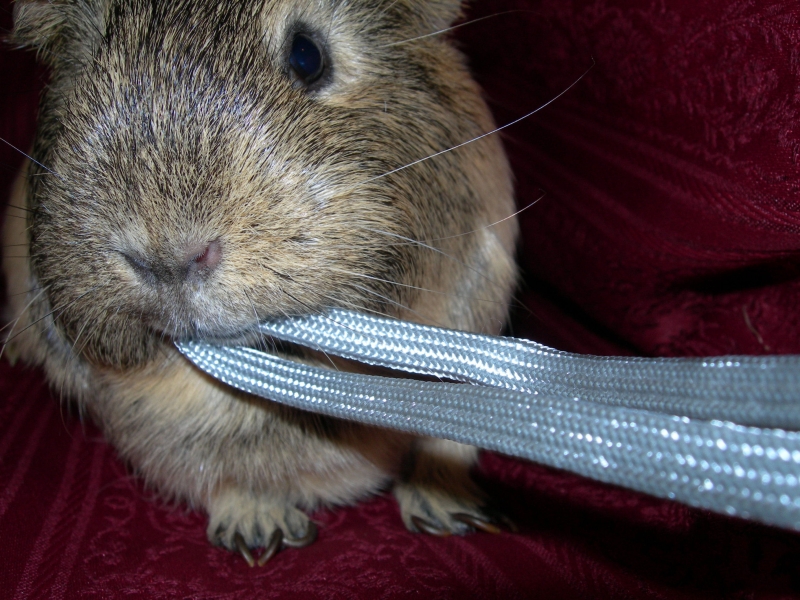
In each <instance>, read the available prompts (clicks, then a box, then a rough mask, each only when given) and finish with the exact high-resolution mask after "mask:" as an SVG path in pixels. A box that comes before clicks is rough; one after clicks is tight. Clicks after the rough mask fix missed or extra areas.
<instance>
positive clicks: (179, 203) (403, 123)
mask: <svg viewBox="0 0 800 600" xmlns="http://www.w3.org/2000/svg"><path fill="white" fill-rule="evenodd" d="M460 11H461V6H460V2H459V0H354V1H347V2H346V1H343V0H291V1H290V0H241V1H238V2H229V1H227V0H179V1H175V2H156V1H152V0H17V2H16V5H15V8H14V18H15V22H14V30H13V34H12V39H13V41H14V42H15V43H17V44H20V45H25V46H30V47H33V48H35V49H36V50H37V51H38V53H39V56H40V57H41V59H42V60H43V61H45V62H46V63H47V64H48V65H49V67H50V72H51V79H50V85H49V86H48V88H47V90H46V91H45V93H44V94H43V97H42V100H41V105H40V111H39V123H38V130H37V136H36V139H35V142H34V146H33V150H32V154H31V158H32V160H31V161H29V163H28V164H27V166H26V169H25V171H24V172H23V173H22V174H21V175H20V177H19V178H18V180H17V183H16V186H15V189H14V191H13V197H12V201H11V205H12V206H14V207H22V208H24V210H25V211H26V215H27V217H26V218H25V219H19V218H7V219H6V221H5V227H4V237H5V242H4V243H5V244H6V245H7V246H8V245H11V244H16V245H20V247H24V248H25V252H24V256H23V257H22V258H19V257H18V256H16V254H17V253H15V256H14V257H8V258H5V259H4V262H3V268H4V272H5V276H6V278H7V287H8V294H9V302H8V314H7V318H8V322H9V327H8V329H7V332H8V333H7V336H6V338H7V344H8V345H9V346H10V349H12V350H13V351H14V353H15V354H16V355H18V356H21V357H22V358H23V359H24V360H26V361H27V362H29V363H33V364H37V365H41V366H42V367H43V369H44V371H45V373H46V375H47V378H48V380H49V382H50V384H51V385H52V386H53V387H54V389H55V390H56V391H58V392H61V393H62V394H63V395H64V396H65V397H69V398H72V399H74V401H75V402H76V403H77V405H78V406H79V407H80V408H81V410H82V411H85V412H86V413H88V414H89V415H90V416H91V417H92V418H93V419H94V420H95V421H96V422H97V423H98V424H99V426H100V427H101V428H102V430H103V432H104V435H105V436H106V438H107V439H108V440H109V441H110V442H111V443H112V444H113V445H114V446H115V447H116V449H117V451H118V453H119V455H120V456H121V457H122V458H123V459H124V460H125V461H126V462H127V463H128V464H129V465H130V467H131V469H132V470H133V471H134V472H135V473H136V474H137V475H139V476H141V477H142V478H144V480H145V481H146V482H147V484H148V485H150V486H152V487H153V488H154V489H155V490H157V491H158V493H159V494H160V495H162V496H163V497H165V498H168V499H173V500H175V501H182V502H187V503H188V504H189V505H190V506H192V507H195V508H197V509H199V510H204V511H206V512H207V513H208V517H209V524H208V530H207V532H208V538H209V540H210V541H211V542H212V543H214V544H218V545H222V546H224V547H226V548H228V549H231V550H238V551H240V552H242V553H243V555H244V556H245V558H247V559H248V561H250V562H251V563H252V561H253V558H252V554H251V552H250V550H251V549H256V548H263V547H266V548H267V550H266V551H265V553H264V554H263V555H262V561H261V562H263V560H265V559H266V558H268V557H269V556H271V555H272V554H273V553H274V552H275V551H276V550H277V549H278V548H279V547H281V546H282V545H285V546H302V545H304V544H306V543H308V542H310V541H311V540H313V537H314V535H315V532H316V529H315V526H314V525H313V523H312V522H311V521H310V520H309V518H308V516H307V511H312V510H314V509H315V508H316V507H319V506H323V505H326V506H330V505H342V504H348V503H353V502H355V501H357V500H359V499H361V498H364V497H367V496H369V495H370V494H373V493H376V492H377V491H380V490H382V489H385V488H387V487H389V486H391V487H392V490H393V493H394V495H395V497H396V498H397V501H398V502H399V506H400V512H401V515H402V519H403V522H404V524H405V526H406V527H408V528H409V529H410V530H412V531H422V532H427V533H435V534H448V533H456V534H463V533H467V532H469V531H473V530H474V529H475V528H478V529H485V530H494V525H493V524H492V523H491V520H490V519H489V518H488V517H487V515H486V511H485V509H484V508H483V498H482V495H481V493H480V492H479V490H478V489H477V488H476V486H475V485H474V484H473V482H472V481H471V479H470V476H469V470H470V468H471V466H472V465H473V464H474V463H475V461H476V457H477V451H476V449H474V448H471V447H467V446H463V445H460V444H457V443H454V442H448V441H442V440H434V439H428V438H421V437H415V436H411V435H407V434H402V433H398V432H393V431H387V430H381V429H379V428H373V427H366V426H362V425H356V424H353V423H349V422H342V421H337V420H334V419H329V418H323V417H319V416H315V415H310V414H306V413H303V412H300V411H296V410H291V409H288V408H285V407H282V406H279V405H276V404H273V403H271V402H268V401H263V400H261V399H257V398H255V397H251V396H248V395H246V394H244V393H240V392H237V391H236V390H234V389H231V388H229V387H227V386H225V385H223V384H221V383H219V382H217V381H214V380H212V379H211V378H209V377H207V376H206V375H204V374H203V373H201V372H200V371H199V370H197V369H195V368H194V367H193V366H192V365H190V364H189V363H188V362H187V361H186V360H185V359H184V358H183V357H182V356H181V355H180V354H179V353H178V352H177V351H176V349H175V347H174V341H176V340H187V339H214V340H226V343H231V344H233V343H237V344H239V343H241V344H258V343H260V340H259V337H258V335H257V334H256V333H255V330H254V325H255V324H256V323H257V322H259V321H261V320H264V319H268V318H273V317H280V316H292V315H302V314H309V313H318V312H322V311H325V310H327V309H329V308H331V307H339V308H347V309H354V310H359V311H366V312H371V313H376V314H383V315H389V316H392V317H397V318H401V319H408V320H412V321H416V322H420V323H426V324H433V325H438V326H444V327H451V328H456V329H463V330H469V331H477V332H483V333H493V334H496V333H499V332H500V329H501V328H502V326H503V324H504V322H505V320H506V318H507V311H508V305H509V301H510V297H511V294H512V291H513V287H514V283H515V279H516V269H515V266H514V260H513V254H514V246H515V239H516V235H517V225H516V222H515V220H514V218H513V217H511V218H509V215H513V213H514V201H513V189H512V181H511V175H510V170H509V167H508V163H507V160H506V158H505V155H504V153H503V149H502V145H501V142H500V140H499V139H497V136H488V137H484V138H482V139H480V140H478V141H475V142H474V143H470V144H466V145H463V146H459V145H460V144H462V143H463V142H465V141H468V140H472V139H473V138H476V137H478V136H480V135H481V134H484V133H486V132H489V131H491V130H492V129H493V127H494V124H493V120H492V117H491V115H490V113H489V110H488V108H487V106H486V104H485V102H484V100H483V98H482V96H481V91H480V89H479V88H478V86H477V84H476V83H475V82H474V81H473V80H472V78H471V77H470V75H469V72H468V69H467V66H466V61H465V58H464V57H463V56H462V54H460V53H459V51H458V50H457V49H456V48H455V47H454V46H453V44H452V41H451V40H449V39H448V37H447V35H446V34H443V32H442V30H445V29H447V28H448V27H449V25H450V24H452V23H453V22H454V21H455V20H457V19H458V18H459V17H460ZM431 34H434V35H431ZM455 146H459V147H458V148H454V147H455ZM448 149H452V151H449V152H444V153H441V152H442V151H443V150H448ZM421 159H426V160H421ZM9 210H12V211H14V210H16V212H15V213H14V214H15V215H18V214H19V211H18V210H17V209H14V208H10V209H9ZM283 351H284V352H288V353H294V354H299V353H300V351H297V350H293V349H291V348H283ZM299 359H300V360H305V361H307V362H312V363H317V364H320V365H322V366H326V365H327V366H330V363H329V362H328V359H327V358H326V357H324V356H317V355H315V354H314V353H305V354H301V355H300V356H299ZM338 368H349V367H348V366H346V365H343V364H339V365H338Z"/></svg>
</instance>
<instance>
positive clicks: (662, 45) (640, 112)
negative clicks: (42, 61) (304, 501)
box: [0, 0, 800, 598]
mask: <svg viewBox="0 0 800 600" xmlns="http://www.w3.org/2000/svg"><path fill="white" fill-rule="evenodd" d="M475 4H476V5H475V7H474V9H473V10H472V16H473V17H475V16H483V15H488V14H492V13H499V12H503V11H507V10H511V9H517V10H521V11H524V12H516V13H514V14H510V15H506V16H500V17H496V18H494V19H489V20H486V21H482V22H480V23H478V24H476V25H472V26H468V27H465V28H463V29H462V30H460V31H459V33H458V37H459V38H460V39H461V40H462V41H463V43H464V48H465V50H466V51H467V52H468V54H469V55H470V57H471V60H472V63H473V66H474V70H475V72H476V73H477V75H478V77H479V79H480V80H481V82H482V84H483V85H484V86H485V88H486V92H487V96H488V97H489V99H490V101H491V104H492V107H493V108H494V110H495V113H496V115H497V119H498V121H499V122H507V121H510V120H513V119H514V118H516V117H518V116H520V115H522V114H524V113H526V112H528V111H530V110H531V109H533V108H535V107H537V106H539V105H541V104H543V103H545V102H546V101H548V100H549V99H551V98H552V97H554V96H556V95H557V94H558V93H559V92H561V91H562V90H564V89H565V88H567V87H568V86H569V85H570V84H571V83H573V82H574V81H575V80H576V79H577V78H578V77H579V76H580V75H581V73H583V72H584V71H586V69H588V68H589V67H590V66H592V65H594V67H593V68H592V69H591V70H590V71H589V73H588V74H587V75H586V76H585V77H584V78H583V79H582V80H581V81H580V82H579V83H578V84H577V85H576V86H575V87H574V88H573V89H571V90H570V91H569V92H568V93H567V94H565V95H564V96H563V97H561V98H559V99H558V100H557V101H556V102H554V103H553V104H552V105H550V106H548V107H547V108H545V109H544V110H542V111H541V112H539V113H538V114H536V115H535V116H533V117H531V118H529V119H528V120H526V121H525V122H523V123H521V124H518V125H515V126H514V127H512V128H509V129H507V130H506V131H505V132H504V133H503V138H504V140H505V142H506V147H507V149H508V151H509V153H510V155H511V159H512V162H513V165H514V168H515V172H516V177H517V188H518V196H519V206H520V207H521V208H522V207H526V206H528V205H529V204H530V203H532V202H534V201H535V200H536V199H537V198H539V197H540V196H542V198H541V200H539V201H538V202H536V203H535V204H534V205H533V206H531V207H529V208H527V209H526V210H525V211H524V212H523V213H522V215H521V222H522V228H523V234H524V240H523V243H522V247H521V249H520V262H521V264H522V267H523V269H524V281H523V285H522V288H521V291H520V293H519V295H518V298H519V302H518V307H517V309H516V314H515V318H514V322H513V333H514V334H515V335H520V336H527V337H530V338H532V339H536V340H538V341H541V342H544V343H546V344H548V345H551V346H555V347H558V348H562V349H566V350H574V351H580V352H592V353H599V354H610V353H624V354H643V355H709V354H724V353H749V354H763V353H791V352H795V353H800V311H799V310H798V306H799V305H800V302H798V298H799V297H800V192H799V190H800V167H798V159H800V121H799V120H798V119H800V8H799V7H798V3H797V2H795V1H778V0H758V1H757V0H736V1H730V0H727V1H722V0H709V1H702V2H701V1H698V0H674V1H672V2H669V3H666V2H663V1H659V0H652V1H648V2H633V1H631V0H572V1H570V2H567V1H565V0H545V1H542V2H537V1H534V0H483V1H482V2H481V1H478V2H476V3H475ZM0 20H1V21H2V23H1V24H2V26H3V27H8V26H10V14H9V8H8V1H7V0H3V1H2V3H0ZM0 82H1V83H0V136H2V137H3V138H5V139H7V140H8V141H10V142H11V143H13V144H14V145H16V146H18V147H20V148H23V149H24V148H27V146H28V144H29V143H30V138H31V133H32V127H33V122H34V112H35V104H36V98H37V95H38V90H39V88H40V84H41V72H40V71H39V70H37V69H36V68H35V67H34V61H33V57H32V56H31V55H30V54H28V53H24V52H20V51H9V50H8V49H5V50H3V52H2V56H0ZM19 164H20V157H19V155H18V154H17V153H16V152H14V151H13V150H11V149H10V148H8V147H7V146H5V145H0V188H2V191H1V192H0V193H3V194H4V195H5V194H6V193H7V189H8V186H9V184H10V181H11V178H12V177H13V174H14V171H15V170H16V168H17V167H18V166H19ZM13 251H14V249H13V248H5V249H4V252H7V253H13ZM477 476H478V478H479V479H480V480H481V483H482V484H483V486H484V487H485V489H486V490H487V491H488V492H489V493H490V494H491V496H492V498H493V499H494V500H495V501H496V503H497V504H498V505H499V506H500V507H501V508H502V509H503V510H504V511H505V512H506V513H507V514H508V515H510V516H511V517H512V518H513V519H514V520H515V521H516V522H517V523H518V524H519V526H520V529H521V531H520V533H518V534H513V535H512V534H502V535H497V536H492V535H488V534H476V535H472V536H468V537H465V538H448V539H438V538H431V537H427V536H423V535H414V534H411V533H409V532H407V531H406V530H405V529H404V528H403V526H402V524H401V522H400V517H399V514H398V511H397V508H396V506H395V505H394V503H393V501H391V500H390V499H388V498H387V497H384V496H381V497H377V498H375V499H374V500H371V501H369V502H364V503H362V504H360V505H359V506H356V507H353V508H348V509H343V510H338V511H335V512H322V513H319V514H317V515H315V517H314V518H315V520H316V521H317V522H318V523H319V524H320V525H321V527H320V536H319V540H318V541H317V542H316V543H315V544H313V545H312V546H310V547H309V548H306V549H303V550H287V551H285V552H283V553H281V554H280V555H278V556H277V557H276V558H275V559H273V560H272V561H271V562H270V563H269V564H268V565H267V566H266V567H264V568H261V569H250V568H248V567H247V565H246V564H245V563H244V561H243V560H242V559H241V558H239V557H237V556H235V555H232V554H229V553H227V552H225V551H223V550H219V549H216V548H212V547H211V546H210V545H209V544H208V543H207V542H206V539H205V532H204V527H205V523H204V518H203V517H202V516H200V515H197V514H191V513H187V512H186V511H185V510H184V509H182V508H180V507H178V508H174V507H165V506H162V505H161V504H160V503H159V502H158V501H157V500H154V499H153V498H152V497H151V496H149V495H148V493H147V492H146V491H144V490H142V488H141V485H140V483H139V482H138V481H136V480H135V479H132V478H131V477H130V476H129V474H128V473H127V472H126V470H125V467H124V466H123V465H122V464H121V463H120V462H119V461H118V459H117V458H116V457H115V454H114V451H113V449H111V448H110V447H109V446H107V445H106V444H105V443H104V442H103V440H102V438H101V436H100V434H99V433H98V432H97V430H96V429H95V428H94V427H93V426H92V425H91V424H88V423H80V422H79V420H78V419H77V418H76V417H75V416H74V415H72V414H70V413H69V412H68V411H67V410H66V409H62V408H60V405H59V403H58V400H57V398H54V394H52V393H51V392H49V391H48V389H47V387H46V386H45V384H44V383H43V382H42V375H41V373H40V372H39V371H36V370H30V369H26V368H24V367H19V366H17V367H14V368H12V367H10V366H9V365H8V364H7V363H5V362H3V363H2V365H0V596H3V597H5V596H8V597H48V598H49V597H53V598H69V597H78V596H80V597H91V598H108V597H116V596H119V597H122V596H125V597H142V598H156V597H170V598H171V597H192V598H210V597H214V598H239V597H242V598H245V597H247V598H251V597H257V598H262V597H263V598H266V597H281V598H284V597H286V598H288V597H298V598H300V597H301V598H312V597H316V598H356V597H363V598H374V597H383V598H399V597H412V596H415V597H423V598H424V597H436V598H527V597H542V598H595V597H598V598H606V597H610V598H617V597H629V598H639V597H655V598H687V597H688V598H708V597H725V598H755V597H758V598H783V597H792V596H796V597H800V536H799V535H798V534H795V533H791V532H785V531H780V530H777V529H773V528H769V527H764V526H761V525H757V524H752V523H747V522H744V521H740V520H734V519H729V518H725V517H721V516H717V515H712V514H709V513H705V512H702V511H696V510H691V509H688V508H685V507H682V506H680V505H677V504H673V503H670V502H666V501H661V500H656V499H653V498H649V497H646V496H642V495H640V494H635V493H631V492H627V491H624V490H621V489H617V488H613V487H609V486H606V485H601V484H599V483H594V482H591V481H588V480H585V479H582V478H580V477H576V476H573V475H570V474H566V473H562V472H558V471H554V470H551V469H547V468H542V467H539V466H536V465H532V464H529V463H525V462H522V461H517V460H513V459H509V458H506V457H501V456H497V455H492V454H487V455H485V456H484V458H483V461H482V465H481V469H480V471H479V473H478V474H477Z"/></svg>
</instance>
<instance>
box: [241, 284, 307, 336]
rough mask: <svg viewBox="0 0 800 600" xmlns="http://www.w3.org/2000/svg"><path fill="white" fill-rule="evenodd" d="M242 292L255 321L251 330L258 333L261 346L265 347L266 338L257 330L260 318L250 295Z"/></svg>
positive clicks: (245, 291)
mask: <svg viewBox="0 0 800 600" xmlns="http://www.w3.org/2000/svg"><path fill="white" fill-rule="evenodd" d="M242 291H243V292H244V297H245V298H247V301H248V302H249V303H250V308H252V309H253V317H254V318H255V321H254V324H253V327H252V329H254V330H255V332H256V333H258V337H259V340H260V342H261V344H262V345H266V343H267V340H266V336H265V335H264V334H263V333H262V332H261V329H259V328H258V322H259V321H260V320H261V318H260V317H259V316H258V310H256V305H255V304H254V303H253V299H252V298H250V294H248V293H247V290H246V289H242ZM290 297H291V296H290ZM295 301H296V300H295Z"/></svg>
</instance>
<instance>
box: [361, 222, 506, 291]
mask: <svg viewBox="0 0 800 600" xmlns="http://www.w3.org/2000/svg"><path fill="white" fill-rule="evenodd" d="M362 229H365V230H366V231H370V232H372V233H378V234H382V235H386V236H389V237H394V238H399V239H401V240H404V241H405V242H407V243H411V244H415V245H417V246H420V247H421V248H425V249H427V250H430V251H432V252H436V253H437V254H441V255H442V256H444V257H445V258H448V259H450V260H452V261H453V262H455V263H458V264H459V265H461V266H462V267H464V268H465V269H467V270H469V271H472V272H473V273H475V274H476V275H478V276H479V277H481V278H483V279H484V280H486V281H487V282H489V283H491V284H492V285H494V286H499V285H500V284H499V283H498V282H497V281H495V280H494V279H492V278H491V277H489V276H488V275H486V273H485V272H484V271H480V270H478V269H476V268H475V267H472V266H470V265H468V264H466V263H465V262H463V261H460V260H458V259H457V258H456V257H455V256H452V255H450V254H448V253H447V252H445V251H443V250H440V249H439V248H436V247H435V246H431V245H429V244H426V243H424V242H421V241H419V240H415V239H413V238H409V237H405V236H402V235H399V234H396V233H392V232H389V231H382V230H380V229H370V228H368V227H362Z"/></svg>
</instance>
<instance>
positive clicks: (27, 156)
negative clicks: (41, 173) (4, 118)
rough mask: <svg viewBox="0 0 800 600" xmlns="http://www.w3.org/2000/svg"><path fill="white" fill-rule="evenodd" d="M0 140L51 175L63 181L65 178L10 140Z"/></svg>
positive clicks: (0, 138)
mask: <svg viewBox="0 0 800 600" xmlns="http://www.w3.org/2000/svg"><path fill="white" fill-rule="evenodd" d="M0 142H3V143H5V144H7V145H9V146H11V148H13V149H14V150H16V151H17V152H19V153H20V154H22V156H24V157H25V158H27V159H28V160H29V161H31V162H32V163H34V164H37V165H39V166H40V167H41V168H43V169H44V170H45V171H47V172H48V173H50V174H52V175H55V176H56V177H58V178H59V179H60V180H61V181H65V180H64V178H63V177H62V176H61V175H59V174H58V173H56V172H55V171H53V170H52V169H48V168H47V167H45V166H44V165H43V164H42V163H40V162H39V161H38V160H36V159H35V158H33V157H32V156H30V155H29V154H26V153H25V152H23V151H22V150H20V149H19V148H17V147H16V146H15V145H14V144H12V143H11V142H9V141H8V140H7V139H5V138H2V137H0Z"/></svg>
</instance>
